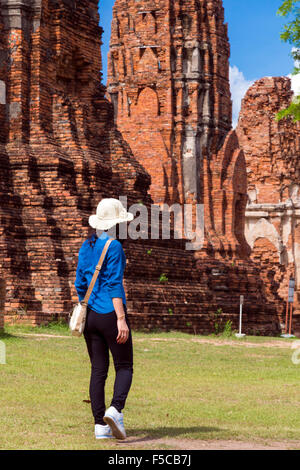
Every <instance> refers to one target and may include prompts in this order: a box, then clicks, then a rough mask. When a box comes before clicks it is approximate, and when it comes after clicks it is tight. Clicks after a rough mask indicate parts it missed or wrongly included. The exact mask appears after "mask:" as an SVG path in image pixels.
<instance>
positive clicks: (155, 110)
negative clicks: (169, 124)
mask: <svg viewBox="0 0 300 470" xmlns="http://www.w3.org/2000/svg"><path fill="white" fill-rule="evenodd" d="M145 109H147V116H148V117H149V118H151V117H155V116H158V115H159V99H158V96H157V93H156V91H155V90H154V89H153V88H150V87H146V88H143V89H142V90H141V91H140V93H139V96H138V101H137V104H136V106H135V107H134V111H133V114H134V115H135V116H136V115H144V114H145Z"/></svg>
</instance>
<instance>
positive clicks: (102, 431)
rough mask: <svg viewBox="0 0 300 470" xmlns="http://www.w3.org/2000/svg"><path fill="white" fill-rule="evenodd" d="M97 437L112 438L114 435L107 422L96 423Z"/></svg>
mask: <svg viewBox="0 0 300 470" xmlns="http://www.w3.org/2000/svg"><path fill="white" fill-rule="evenodd" d="M95 437H96V439H111V438H113V437H114V436H113V435H112V432H111V429H110V427H109V426H108V425H107V424H106V425H103V424H95Z"/></svg>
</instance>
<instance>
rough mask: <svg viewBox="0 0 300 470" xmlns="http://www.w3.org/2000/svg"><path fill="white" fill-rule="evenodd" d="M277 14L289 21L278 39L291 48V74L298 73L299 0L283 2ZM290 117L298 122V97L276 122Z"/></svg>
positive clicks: (282, 111)
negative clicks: (293, 64)
mask: <svg viewBox="0 0 300 470" xmlns="http://www.w3.org/2000/svg"><path fill="white" fill-rule="evenodd" d="M277 14H278V15H280V16H283V17H286V18H288V19H289V22H288V23H287V24H286V25H285V27H284V31H283V32H282V33H281V35H280V37H281V39H282V40H283V41H284V42H288V43H290V44H291V45H292V46H293V49H292V56H293V59H294V61H295V68H294V70H293V74H298V73H300V68H299V64H300V0H284V2H283V3H282V5H281V7H280V8H279V10H278V11H277ZM285 117H291V118H292V119H293V121H294V122H296V121H300V95H297V96H295V97H294V99H293V101H292V103H291V104H290V106H289V107H288V108H287V109H282V110H281V111H279V113H278V114H277V116H276V119H277V121H280V120H281V119H283V118H285Z"/></svg>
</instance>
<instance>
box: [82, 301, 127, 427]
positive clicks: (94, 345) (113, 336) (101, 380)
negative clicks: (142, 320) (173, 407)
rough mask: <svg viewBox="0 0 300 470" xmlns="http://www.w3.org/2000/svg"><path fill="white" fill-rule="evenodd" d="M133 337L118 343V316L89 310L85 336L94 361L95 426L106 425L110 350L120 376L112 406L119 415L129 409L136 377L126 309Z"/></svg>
mask: <svg viewBox="0 0 300 470" xmlns="http://www.w3.org/2000/svg"><path fill="white" fill-rule="evenodd" d="M124 310H125V315H126V322H127V325H128V328H129V337H128V339H127V341H126V343H124V344H119V343H117V336H118V327H117V314H116V312H115V311H113V312H110V313H96V312H94V311H93V310H91V309H90V308H88V311H87V319H86V325H85V329H84V337H85V341H86V344H87V348H88V353H89V356H90V360H91V365H92V371H91V381H90V399H91V404H92V412H93V416H94V419H95V424H102V425H105V422H104V421H103V417H104V413H105V392H104V388H105V381H106V378H107V373H108V367H109V350H110V351H111V353H112V356H113V361H114V366H115V371H116V377H115V384H114V394H113V399H112V401H111V406H114V407H115V408H116V409H117V410H118V411H119V413H120V412H121V411H122V409H123V408H124V406H125V401H126V398H127V395H128V392H129V390H130V386H131V382H132V374H133V348H132V335H131V328H130V322H129V319H128V315H127V311H126V307H125V306H124Z"/></svg>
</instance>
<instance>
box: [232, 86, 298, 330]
mask: <svg viewBox="0 0 300 470" xmlns="http://www.w3.org/2000/svg"><path fill="white" fill-rule="evenodd" d="M291 99H292V91H291V81H290V79H288V78H284V77H277V78H263V79H261V80H258V81H257V82H256V83H255V84H254V85H253V86H252V87H251V88H250V89H249V90H248V92H247V94H246V96H245V98H244V100H243V103H242V109H241V113H240V118H239V123H238V127H237V134H238V137H239V142H240V146H241V147H242V148H243V151H244V154H245V158H246V162H247V179H248V199H249V202H248V206H247V209H246V237H247V239H248V241H249V244H250V245H251V248H252V253H251V258H252V259H253V260H254V261H256V262H257V263H259V265H260V266H261V269H262V275H263V277H264V279H265V284H266V286H267V287H268V288H269V289H273V290H275V291H276V292H277V296H278V300H279V302H280V306H279V307H278V310H279V311H280V312H281V318H282V316H284V308H285V302H286V300H287V293H288V282H289V278H290V277H295V278H296V296H295V314H296V317H295V323H296V325H295V326H297V329H299V328H300V316H299V313H300V311H299V310H300V309H299V301H300V257H299V248H298V246H299V241H300V192H299V188H300V185H299V177H300V163H299V156H300V126H299V123H298V124H296V123H293V122H292V121H291V120H290V119H289V120H286V119H285V120H282V121H280V122H277V121H276V119H275V116H276V113H277V112H278V111H279V110H280V109H283V108H286V107H287V106H288V105H289V103H290V102H291Z"/></svg>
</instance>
